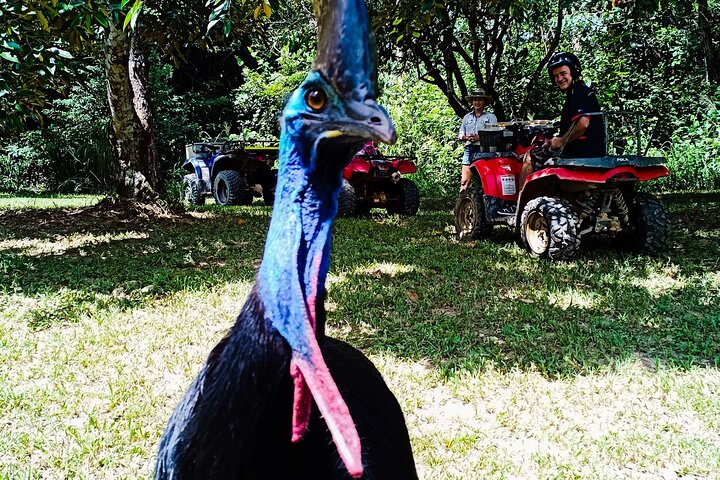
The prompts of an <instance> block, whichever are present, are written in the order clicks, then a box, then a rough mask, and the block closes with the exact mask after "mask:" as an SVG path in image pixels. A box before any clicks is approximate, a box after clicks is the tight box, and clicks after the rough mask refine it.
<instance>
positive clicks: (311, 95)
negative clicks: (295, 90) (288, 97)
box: [305, 89, 327, 112]
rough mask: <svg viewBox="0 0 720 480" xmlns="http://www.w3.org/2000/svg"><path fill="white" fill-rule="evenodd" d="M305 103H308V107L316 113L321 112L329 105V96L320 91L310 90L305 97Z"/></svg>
mask: <svg viewBox="0 0 720 480" xmlns="http://www.w3.org/2000/svg"><path fill="white" fill-rule="evenodd" d="M305 103H307V104H308V107H310V108H311V109H313V110H314V111H316V112H319V111H320V110H322V109H323V108H325V105H326V104H327V95H326V94H325V92H324V91H323V90H320V89H314V90H310V91H309V92H308V93H307V94H306V95H305Z"/></svg>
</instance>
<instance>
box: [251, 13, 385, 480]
mask: <svg viewBox="0 0 720 480" xmlns="http://www.w3.org/2000/svg"><path fill="white" fill-rule="evenodd" d="M315 12H316V14H317V15H318V22H319V39H318V54H317V58H316V59H315V62H314V65H313V69H312V71H311V72H310V74H309V75H308V76H307V78H306V79H305V81H304V82H303V83H302V84H301V85H300V86H299V87H298V89H297V90H296V91H295V92H294V93H293V94H292V96H291V97H290V98H289V100H288V102H287V104H286V106H285V109H284V110H283V115H282V120H281V122H282V125H281V127H282V133H281V139H280V158H279V162H280V168H279V172H278V185H277V187H276V197H275V205H274V209H273V218H272V221H271V224H270V230H269V232H268V239H267V242H266V246H265V255H264V257H263V263H262V265H261V267H260V272H259V274H258V286H259V289H260V294H261V298H262V300H263V304H264V307H265V314H266V318H267V319H268V321H269V322H270V323H271V324H272V325H273V327H274V328H275V329H277V331H278V332H279V333H280V334H281V335H282V336H283V338H284V339H285V340H286V341H287V343H288V345H289V347H290V350H291V355H292V360H291V366H290V370H291V375H292V377H293V381H294V384H295V393H294V405H293V425H292V439H293V441H300V440H301V439H302V437H303V435H304V433H305V430H306V429H307V425H308V418H309V416H310V406H311V401H312V400H314V401H315V403H316V404H317V406H318V409H319V410H320V412H321V414H322V416H323V418H324V419H325V423H326V424H327V426H328V429H329V430H330V433H331V434H332V438H333V441H334V443H335V445H336V446H337V450H338V453H339V455H340V458H341V459H342V461H343V462H344V463H345V466H346V467H347V470H348V472H349V473H350V474H351V475H352V476H354V477H359V476H360V475H362V471H363V467H362V460H361V458H360V457H361V448H360V439H359V437H358V434H357V430H356V428H355V424H354V422H353V419H352V417H351V416H350V412H349V410H348V407H347V405H346V403H345V401H344V400H343V398H342V396H341V395H340V392H339V390H338V388H337V386H336V384H335V381H334V380H333V378H332V376H331V372H329V370H328V368H327V366H326V364H325V361H324V358H323V356H322V352H321V349H320V345H319V343H318V338H321V337H322V335H323V332H322V325H320V326H318V325H317V320H318V309H319V308H322V307H321V306H319V305H318V303H317V299H318V298H319V297H320V296H321V295H322V294H323V292H324V289H325V286H324V284H325V278H326V275H327V271H328V267H329V258H330V230H331V228H332V222H333V219H334V217H335V214H336V212H337V198H336V197H337V193H338V190H339V188H340V181H341V174H342V170H343V168H344V167H345V166H346V165H347V163H348V162H349V161H350V159H351V158H352V156H353V154H354V153H355V152H357V150H358V149H359V148H360V146H361V145H362V144H363V143H365V142H366V141H368V140H377V141H381V142H386V143H394V142H395V129H394V127H393V125H392V122H391V120H390V118H389V117H388V115H387V113H386V112H385V110H384V109H383V108H382V107H380V106H379V105H378V104H377V103H376V101H375V96H376V94H377V85H376V84H377V82H376V68H375V58H374V49H373V45H372V43H371V41H370V31H369V28H370V27H369V24H368V19H367V12H366V10H365V3H364V0H319V1H317V2H316V4H315ZM316 329H317V330H318V331H316Z"/></svg>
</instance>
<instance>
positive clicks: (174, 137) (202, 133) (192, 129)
mask: <svg viewBox="0 0 720 480" xmlns="http://www.w3.org/2000/svg"><path fill="white" fill-rule="evenodd" d="M155 63H156V64H157V65H156V66H155V67H153V68H152V70H151V72H150V85H151V88H152V92H153V109H154V110H153V115H154V118H155V127H156V129H155V135H156V142H157V146H158V154H159V156H160V164H161V166H162V168H163V170H164V171H168V172H169V176H168V178H173V177H174V176H173V175H172V173H174V172H173V171H172V170H173V169H174V168H177V167H178V166H180V165H182V161H183V159H184V158H185V145H186V144H188V143H192V142H198V141H220V140H223V139H226V138H228V136H229V135H230V133H231V132H232V131H233V130H234V129H235V122H234V118H235V113H234V107H233V103H232V98H231V95H230V92H226V91H225V92H223V91H222V88H221V86H220V83H219V82H215V81H209V82H207V83H205V84H204V85H203V86H202V88H198V89H196V90H193V91H189V92H187V93H184V94H176V93H174V92H173V89H172V85H171V81H172V67H171V66H170V65H162V64H161V63H159V62H158V59H156V61H155Z"/></svg>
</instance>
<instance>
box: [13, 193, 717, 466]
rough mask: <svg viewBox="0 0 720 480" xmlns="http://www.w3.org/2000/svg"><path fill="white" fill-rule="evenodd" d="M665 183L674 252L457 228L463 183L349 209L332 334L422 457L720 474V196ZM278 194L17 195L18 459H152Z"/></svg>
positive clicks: (337, 245)
mask: <svg viewBox="0 0 720 480" xmlns="http://www.w3.org/2000/svg"><path fill="white" fill-rule="evenodd" d="M0 201H6V202H8V203H12V202H13V201H14V200H13V199H10V198H7V197H4V198H0ZM38 202H39V199H38ZM665 202H666V203H667V206H668V209H669V211H670V213H671V218H672V223H673V230H672V234H671V238H670V242H669V247H668V249H667V250H666V251H664V252H662V254H660V255H657V256H652V257H651V256H644V255H634V254H629V253H626V252H622V251H619V250H617V249H614V248H612V246H609V245H606V244H603V243H602V242H595V243H590V244H585V245H583V248H582V251H581V254H580V256H579V258H578V259H576V260H575V261H573V262H569V263H560V264H551V263H548V262H544V261H537V260H535V259H532V258H530V257H529V256H528V255H527V254H526V253H525V252H523V251H522V250H520V249H519V248H518V247H517V246H515V244H514V243H513V242H514V238H513V237H512V234H511V233H510V231H509V230H503V229H497V230H496V231H495V232H494V233H493V234H492V236H491V238H490V239H489V240H486V241H476V242H470V243H458V242H457V241H456V240H455V239H454V238H453V236H452V235H451V226H450V225H451V223H452V216H451V214H450V210H451V205H450V204H449V203H448V202H433V203H432V204H431V203H429V202H428V203H427V205H428V207H427V208H424V209H423V210H421V212H420V215H419V216H418V217H415V218H408V219H403V218H399V217H387V216H385V215H383V214H380V213H377V214H375V215H374V216H373V217H372V218H368V219H341V220H338V221H337V222H336V225H335V230H334V240H333V259H332V263H331V275H330V278H329V281H328V289H329V292H328V295H329V296H328V304H327V307H328V322H329V328H328V329H329V333H330V334H331V335H333V336H335V337H338V338H342V339H344V340H347V341H349V342H350V343H352V344H353V345H355V346H357V347H359V348H360V349H361V350H363V351H364V352H365V353H366V354H367V355H368V356H369V357H370V358H371V359H372V360H373V361H374V362H375V363H376V365H377V366H378V368H379V369H380V370H381V371H382V372H383V375H384V376H385V378H386V380H387V382H388V384H389V385H390V387H391V389H392V390H393V391H394V392H395V394H396V396H397V397H398V400H399V401H400V404H401V405H402V407H403V410H404V412H405V415H406V419H407V423H408V427H409V429H410V435H411V439H412V443H413V449H414V452H415V456H416V461H417V464H418V469H419V473H420V476H421V478H423V479H435V478H437V479H475V478H558V479H566V478H583V479H610V478H680V477H683V476H685V477H686V478H710V479H713V478H715V479H717V478H720V433H719V432H720V371H719V370H718V368H719V367H720V328H719V327H720V325H719V323H720V305H718V304H719V303H720V302H719V301H718V299H719V298H720V195H718V194H717V193H709V194H703V195H672V196H666V197H665ZM15 205H17V204H15ZM16 208H17V207H16ZM269 214H270V211H269V209H268V208H267V207H262V206H254V207H238V208H227V209H219V208H217V207H214V206H208V207H203V208H199V209H198V210H196V211H194V212H190V213H188V214H185V215H181V216H170V217H167V218H165V217H161V218H154V219H147V218H144V217H142V216H133V215H128V214H126V213H123V212H120V213H118V212H112V213H111V214H107V215H103V214H102V213H99V212H97V211H85V212H80V213H78V212H77V211H74V210H73V211H71V210H67V211H66V210H51V211H46V210H20V211H12V212H11V211H5V213H4V214H0V419H1V420H0V422H1V423H2V430H3V435H2V436H0V479H16V478H31V479H34V478H38V479H40V478H82V479H91V478H117V479H123V478H127V479H135V478H149V477H150V475H151V471H152V465H153V460H154V454H155V448H156V444H157V441H158V438H159V436H160V434H161V433H162V430H163V428H164V424H165V422H166V421H167V418H168V416H169V414H170V412H171V410H172V409H173V408H174V406H175V405H176V403H177V401H178V400H179V398H180V396H181V395H182V394H183V392H184V390H185V389H186V388H187V385H188V384H189V382H190V381H191V379H192V378H193V376H194V375H195V373H196V372H197V370H198V369H199V367H200V365H201V364H202V362H203V361H204V359H205V357H206V355H207V354H208V352H209V351H210V349H211V348H212V346H213V345H214V344H215V342H217V341H218V340H219V339H220V338H221V337H222V335H223V334H224V332H225V330H226V329H227V328H228V327H229V326H230V325H231V324H232V322H233V321H234V318H235V316H236V315H237V312H238V310H239V308H240V306H241V305H242V302H243V300H244V298H245V297H246V295H247V294H248V292H249V289H250V287H251V285H252V282H253V277H254V274H255V271H256V268H257V265H258V262H259V260H260V258H261V256H262V248H263V243H264V235H265V230H266V228H267V225H268V222H269Z"/></svg>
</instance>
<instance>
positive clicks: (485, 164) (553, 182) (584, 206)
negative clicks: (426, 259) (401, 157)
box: [455, 112, 669, 260]
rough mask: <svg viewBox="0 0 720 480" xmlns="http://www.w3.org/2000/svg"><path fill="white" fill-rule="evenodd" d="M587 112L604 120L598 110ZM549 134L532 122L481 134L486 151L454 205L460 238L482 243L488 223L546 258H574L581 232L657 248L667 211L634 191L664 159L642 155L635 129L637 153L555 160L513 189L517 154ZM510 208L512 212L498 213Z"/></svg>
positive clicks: (660, 169) (662, 171) (655, 174)
mask: <svg viewBox="0 0 720 480" xmlns="http://www.w3.org/2000/svg"><path fill="white" fill-rule="evenodd" d="M591 115H602V116H603V119H604V120H605V114H604V113H602V112H598V113H597V114H591ZM606 127H607V122H606ZM554 131H555V127H554V126H552V125H551V124H550V122H548V121H535V122H514V123H503V124H498V126H497V127H495V128H493V127H490V129H489V130H486V131H482V132H480V133H481V139H485V142H484V143H485V144H486V145H487V147H486V148H482V147H481V150H486V151H485V152H482V153H480V154H478V155H477V156H476V159H475V161H474V162H473V163H472V165H471V169H472V172H473V183H472V185H471V186H470V187H468V188H467V189H465V190H464V191H463V192H461V193H460V196H459V198H458V200H457V202H456V204H455V227H456V232H457V235H458V237H459V238H461V239H480V238H486V237H487V236H488V235H489V234H490V231H491V230H492V228H493V226H495V225H507V226H510V227H511V228H514V229H515V230H516V233H517V237H518V243H519V244H520V246H522V247H524V248H526V249H527V250H529V251H530V253H531V254H532V255H533V256H535V257H541V258H547V259H550V260H570V259H572V258H573V257H574V256H575V254H576V253H577V251H578V247H579V246H580V239H581V238H582V237H584V236H585V235H597V236H605V237H611V238H616V239H618V240H621V241H622V242H624V243H625V244H626V245H628V246H631V247H634V248H635V249H637V250H640V251H644V252H647V253H652V252H655V251H657V250H659V249H660V248H662V247H663V246H664V244H665V241H666V238H667V234H668V229H669V221H668V216H667V213H666V211H665V208H664V207H663V205H662V203H661V202H660V201H659V200H657V199H656V198H655V197H653V196H652V195H650V194H647V193H643V192H638V191H637V186H638V184H639V182H644V181H648V180H652V179H655V178H660V177H664V176H666V175H669V172H668V169H667V168H666V167H665V166H664V163H665V159H664V158H662V157H645V156H642V155H641V154H640V141H639V139H640V136H639V130H638V132H637V139H638V153H637V155H621V156H613V155H605V156H603V157H593V158H565V157H561V156H559V155H558V156H556V157H553V158H550V159H549V160H547V161H546V162H545V164H544V165H543V167H544V168H542V169H541V170H538V171H536V172H534V173H532V174H530V175H529V176H528V177H527V181H526V183H525V186H524V188H523V189H522V190H521V191H519V192H518V191H517V180H518V174H519V173H520V168H521V166H522V160H523V155H524V154H525V152H526V151H528V150H529V149H530V148H532V147H533V145H540V144H542V143H543V142H544V140H545V139H546V138H550V137H551V136H552V134H553V132H554ZM606 131H607V129H606ZM606 143H607V142H606ZM493 146H494V147H495V148H493ZM491 150H496V151H491ZM561 151H562V149H561ZM513 205H515V206H516V210H515V212H513V213H511V214H509V215H507V214H506V215H503V214H502V213H507V209H508V207H512V206H513Z"/></svg>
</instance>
